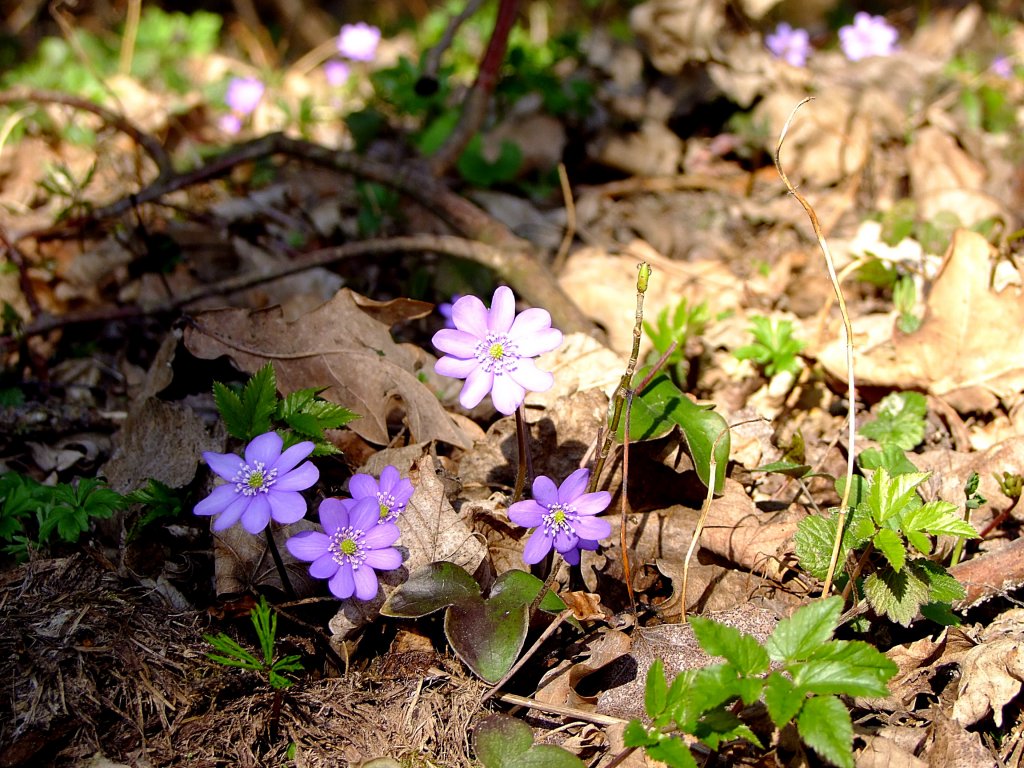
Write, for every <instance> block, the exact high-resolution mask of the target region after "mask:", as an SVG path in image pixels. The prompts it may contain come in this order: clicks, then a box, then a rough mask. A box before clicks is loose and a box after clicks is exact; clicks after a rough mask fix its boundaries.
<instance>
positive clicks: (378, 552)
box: [360, 547, 402, 571]
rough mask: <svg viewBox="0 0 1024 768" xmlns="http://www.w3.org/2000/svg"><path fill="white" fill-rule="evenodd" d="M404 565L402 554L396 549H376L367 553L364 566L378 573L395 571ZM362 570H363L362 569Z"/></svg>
mask: <svg viewBox="0 0 1024 768" xmlns="http://www.w3.org/2000/svg"><path fill="white" fill-rule="evenodd" d="M401 564H402V553H401V552H399V551H398V550H397V549H395V548H394V547H388V548H386V549H375V550H373V551H371V552H367V553H366V560H365V562H364V563H363V565H364V566H367V565H368V566H370V567H371V568H374V569H376V570H378V571H393V570H394V569H395V568H397V567H398V566H400V565H401ZM360 570H362V569H360Z"/></svg>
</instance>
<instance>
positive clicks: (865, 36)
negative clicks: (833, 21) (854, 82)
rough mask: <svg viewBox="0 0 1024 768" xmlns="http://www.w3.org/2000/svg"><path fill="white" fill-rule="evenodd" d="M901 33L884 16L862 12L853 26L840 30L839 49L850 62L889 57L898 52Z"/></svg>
mask: <svg viewBox="0 0 1024 768" xmlns="http://www.w3.org/2000/svg"><path fill="white" fill-rule="evenodd" d="M898 38H899V33H898V32H897V31H896V29H895V28H894V27H893V26H892V25H890V24H889V22H887V21H886V20H885V18H884V17H882V16H872V15H871V14H869V13H865V12H864V11H860V12H859V13H857V14H855V15H854V17H853V24H850V25H848V26H845V27H841V28H840V30H839V47H840V48H842V49H843V53H844V54H845V55H846V58H848V59H849V60H850V61H860V60H861V59H866V58H868V57H869V56H889V55H891V54H892V53H893V52H894V51H895V50H896V40H897V39H898Z"/></svg>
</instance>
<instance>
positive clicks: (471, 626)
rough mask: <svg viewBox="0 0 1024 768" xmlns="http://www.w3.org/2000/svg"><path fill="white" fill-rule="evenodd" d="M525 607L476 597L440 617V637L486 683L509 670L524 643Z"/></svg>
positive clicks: (526, 606)
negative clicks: (442, 620)
mask: <svg viewBox="0 0 1024 768" xmlns="http://www.w3.org/2000/svg"><path fill="white" fill-rule="evenodd" d="M528 611H529V605H520V606H518V607H506V606H505V605H502V604H501V603H499V602H494V601H485V600H484V599H483V598H481V597H479V596H477V597H476V598H467V599H464V600H461V601H459V602H458V603H457V604H455V605H452V606H451V607H450V608H449V609H448V610H447V611H446V612H445V614H444V634H445V637H447V638H448V643H449V644H450V645H451V647H452V650H453V651H455V654H456V655H457V656H458V657H459V658H460V659H462V662H463V663H464V664H465V665H466V666H467V667H469V668H470V669H471V670H473V672H474V673H475V674H477V675H478V676H479V677H480V678H482V679H483V680H484V681H486V682H488V683H496V682H498V681H499V680H500V679H501V678H502V676H503V675H504V674H505V673H506V672H508V671H509V670H510V669H512V665H513V664H515V662H516V659H517V658H519V652H520V651H521V650H522V649H523V643H524V642H526V630H527V613H528Z"/></svg>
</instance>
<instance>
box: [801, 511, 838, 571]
mask: <svg viewBox="0 0 1024 768" xmlns="http://www.w3.org/2000/svg"><path fill="white" fill-rule="evenodd" d="M835 538H836V519H835V518H834V517H821V516H820V515H808V516H807V517H805V518H804V519H803V520H801V521H800V522H799V523H798V524H797V527H796V536H795V542H796V556H797V559H798V560H799V561H800V567H801V568H803V569H804V570H805V571H807V572H808V573H809V574H811V575H812V576H814V578H816V579H824V578H825V576H826V575H827V574H828V566H829V562H830V561H831V559H832V544H833V542H834V541H835Z"/></svg>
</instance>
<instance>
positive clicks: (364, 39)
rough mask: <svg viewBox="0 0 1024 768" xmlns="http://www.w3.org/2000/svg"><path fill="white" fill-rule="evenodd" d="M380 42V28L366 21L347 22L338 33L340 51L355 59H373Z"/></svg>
mask: <svg viewBox="0 0 1024 768" xmlns="http://www.w3.org/2000/svg"><path fill="white" fill-rule="evenodd" d="M379 42H380V30H379V29H377V27H374V26H372V25H370V24H367V23H366V22H365V21H360V22H359V23H358V24H346V25H345V26H343V27H342V28H341V33H340V34H339V35H338V53H340V54H341V55H342V56H344V57H345V58H348V59H352V60H353V61H373V59H374V57H375V56H376V55H377V44H378V43H379Z"/></svg>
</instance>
